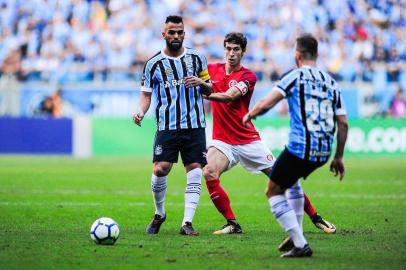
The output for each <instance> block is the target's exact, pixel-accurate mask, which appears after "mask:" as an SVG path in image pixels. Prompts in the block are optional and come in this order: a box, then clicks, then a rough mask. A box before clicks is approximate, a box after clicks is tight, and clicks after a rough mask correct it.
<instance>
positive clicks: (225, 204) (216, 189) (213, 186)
mask: <svg viewBox="0 0 406 270" xmlns="http://www.w3.org/2000/svg"><path fill="white" fill-rule="evenodd" d="M206 186H207V189H208V190H209V194H210V197H211V200H212V201H213V203H214V205H215V206H216V208H217V210H219V212H220V213H221V214H222V215H223V216H224V217H225V218H226V219H235V216H234V213H233V210H231V206H230V199H229V198H228V195H227V193H226V192H225V191H224V189H223V188H222V187H221V186H220V180H219V179H215V180H210V181H206Z"/></svg>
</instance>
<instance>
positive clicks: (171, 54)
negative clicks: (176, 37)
mask: <svg viewBox="0 0 406 270" xmlns="http://www.w3.org/2000/svg"><path fill="white" fill-rule="evenodd" d="M184 51H185V48H184V47H181V48H180V49H179V50H177V51H173V50H170V49H169V48H168V47H165V49H164V54H166V55H167V56H169V57H178V56H181V55H182V54H183V52H184Z"/></svg>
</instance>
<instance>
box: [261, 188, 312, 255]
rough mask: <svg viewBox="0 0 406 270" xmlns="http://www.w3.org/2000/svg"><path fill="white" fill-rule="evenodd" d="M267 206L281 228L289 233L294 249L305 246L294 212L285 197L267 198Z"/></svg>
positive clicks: (305, 242)
mask: <svg viewBox="0 0 406 270" xmlns="http://www.w3.org/2000/svg"><path fill="white" fill-rule="evenodd" d="M268 202H269V205H270V206H271V210H272V213H273V214H274V216H275V217H276V219H277V220H278V222H279V224H280V225H281V226H282V228H284V229H285V231H286V232H288V233H289V235H290V237H291V238H292V240H293V243H294V245H295V247H299V248H302V247H304V245H306V244H307V241H306V239H305V238H304V236H303V232H302V230H301V229H300V227H299V224H298V222H297V219H296V215H295V212H294V211H293V209H292V208H291V207H290V205H289V203H288V202H287V201H286V199H285V196H283V195H275V196H272V197H271V198H269V200H268Z"/></svg>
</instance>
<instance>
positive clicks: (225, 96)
mask: <svg viewBox="0 0 406 270" xmlns="http://www.w3.org/2000/svg"><path fill="white" fill-rule="evenodd" d="M241 96H242V93H241V91H240V90H239V89H238V88H237V87H235V86H233V87H231V88H229V89H228V90H227V91H226V92H224V93H220V92H219V93H212V94H211V95H210V96H207V97H206V99H208V100H211V101H217V102H230V101H234V100H237V99H239V98H240V97H241Z"/></svg>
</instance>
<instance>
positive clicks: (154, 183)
mask: <svg viewBox="0 0 406 270" xmlns="http://www.w3.org/2000/svg"><path fill="white" fill-rule="evenodd" d="M151 190H152V196H153V197H154V204H155V214H158V215H160V216H161V217H163V216H165V194H166V176H161V177H158V176H156V175H154V174H152V177H151Z"/></svg>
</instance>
